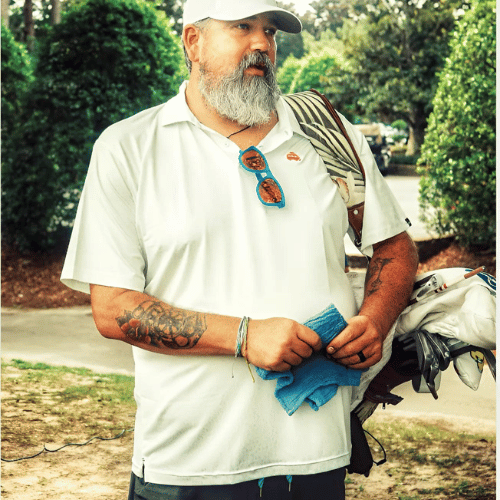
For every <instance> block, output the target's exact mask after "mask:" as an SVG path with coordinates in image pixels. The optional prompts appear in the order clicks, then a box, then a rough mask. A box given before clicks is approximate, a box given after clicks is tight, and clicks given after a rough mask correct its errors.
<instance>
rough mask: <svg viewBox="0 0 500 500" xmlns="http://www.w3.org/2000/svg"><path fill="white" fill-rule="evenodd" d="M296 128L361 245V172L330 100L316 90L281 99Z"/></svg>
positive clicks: (363, 194) (359, 164)
mask: <svg viewBox="0 0 500 500" xmlns="http://www.w3.org/2000/svg"><path fill="white" fill-rule="evenodd" d="M283 98H284V99H285V101H286V102H287V104H288V105H289V106H290V107H291V108H292V110H293V113H294V114H295V117H296V118H297V121H298V122H299V125H300V128H301V129H302V131H303V132H304V133H305V134H306V135H307V136H308V138H309V140H310V141H311V144H312V145H313V146H314V148H315V149H316V151H317V152H318V154H319V155H320V156H321V158H322V159H323V162H324V164H325V166H326V169H327V171H328V173H329V174H330V177H331V178H332V180H333V181H334V182H335V183H336V184H337V185H338V187H339V191H340V194H341V195H342V198H343V199H344V201H345V203H346V205H347V212H348V216H349V223H350V225H351V227H352V229H353V231H354V235H355V241H354V243H355V244H356V246H358V247H359V246H360V245H361V232H362V227H363V211H364V202H365V171H364V168H363V164H362V163H361V159H360V157H359V155H358V153H357V151H356V149H355V148H354V145H353V144H352V141H351V139H350V137H349V135H348V134H347V131H346V129H345V127H344V124H343V123H342V120H341V118H340V116H339V115H338V113H337V112H336V111H335V109H334V107H333V106H332V104H331V103H330V101H329V100H328V99H327V98H326V97H325V96H324V95H323V94H320V93H319V92H317V91H316V90H309V91H306V92H299V93H297V94H289V95H286V96H283Z"/></svg>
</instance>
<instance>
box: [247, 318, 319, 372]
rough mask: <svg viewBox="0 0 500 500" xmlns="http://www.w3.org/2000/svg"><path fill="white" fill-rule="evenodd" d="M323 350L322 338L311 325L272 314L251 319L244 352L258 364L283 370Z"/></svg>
mask: <svg viewBox="0 0 500 500" xmlns="http://www.w3.org/2000/svg"><path fill="white" fill-rule="evenodd" d="M320 350H321V339H320V338H319V336H318V334H317V333H316V332H314V331H313V330H311V329H310V328H307V327H306V326H304V325H301V324H300V323H297V322H296V321H292V320H290V319H285V318H271V319H266V320H250V322H249V325H248V335H247V348H246V351H245V352H244V353H243V354H244V356H245V357H246V358H247V359H248V361H249V362H250V363H252V364H253V365H255V366H258V367H260V368H264V369H265V370H271V371H277V372H283V371H286V370H289V369H290V368H291V367H292V366H297V365H300V363H302V361H303V360H304V359H306V358H308V357H309V356H311V355H312V353H313V352H318V351H320Z"/></svg>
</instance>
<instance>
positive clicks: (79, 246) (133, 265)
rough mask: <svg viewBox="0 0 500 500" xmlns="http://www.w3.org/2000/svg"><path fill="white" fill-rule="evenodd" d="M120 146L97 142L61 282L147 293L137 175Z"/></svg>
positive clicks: (82, 287)
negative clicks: (138, 222)
mask: <svg viewBox="0 0 500 500" xmlns="http://www.w3.org/2000/svg"><path fill="white" fill-rule="evenodd" d="M131 163H133V162H130V161H129V159H128V158H127V156H126V154H125V153H124V152H123V151H122V149H121V148H120V146H119V144H116V145H112V146H109V145H107V144H104V143H103V142H102V141H101V140H98V141H97V142H96V144H95V145H94V149H93V152H92V157H91V161H90V166H89V170H88V174H87V178H86V181H85V185H84V188H83V192H82V196H81V199H80V202H79V205H78V210H77V216H76V219H75V224H74V228H73V232H72V235H71V239H70V244H69V247H68V252H67V254H66V259H65V263H64V267H63V271H62V275H61V281H62V282H63V283H64V284H66V285H67V286H69V287H70V288H73V289H75V290H78V291H82V292H86V293H89V284H97V285H104V286H111V287H118V288H126V289H131V290H137V291H143V290H144V286H145V277H144V270H145V259H144V253H143V251H142V246H141V243H140V240H139V238H138V237H137V230H136V212H135V193H136V191H137V189H136V188H135V184H136V183H135V180H134V172H133V170H132V169H131V168H130V164H131Z"/></svg>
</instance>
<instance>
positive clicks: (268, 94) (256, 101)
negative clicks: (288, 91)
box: [198, 52, 281, 127]
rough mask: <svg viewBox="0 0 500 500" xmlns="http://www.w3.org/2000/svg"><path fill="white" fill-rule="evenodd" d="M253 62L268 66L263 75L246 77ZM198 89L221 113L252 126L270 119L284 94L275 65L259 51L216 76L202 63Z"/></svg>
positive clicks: (241, 123) (237, 121) (230, 118)
mask: <svg viewBox="0 0 500 500" xmlns="http://www.w3.org/2000/svg"><path fill="white" fill-rule="evenodd" d="M254 65H264V66H265V70H264V76H262V77H261V76H245V74H244V71H245V70H246V69H247V68H249V67H251V66H254ZM198 88H199V90H200V92H201V94H202V95H203V97H204V98H205V100H206V102H207V103H208V104H209V105H210V106H212V107H214V108H215V110H216V111H217V113H218V114H219V115H220V116H223V117H225V118H228V119H229V120H232V121H234V122H236V123H239V124H240V125H248V126H252V127H253V126H255V125H263V124H264V123H267V122H268V121H269V120H270V118H271V114H272V112H273V111H275V110H276V103H277V102H278V99H279V96H280V95H281V92H280V89H279V87H278V84H277V82H276V70H275V67H274V65H273V64H272V62H271V60H270V59H269V57H267V56H265V55H264V54H262V53H260V52H254V53H251V54H249V55H248V56H246V57H244V58H243V60H242V61H241V63H240V64H239V66H238V67H237V68H236V69H235V70H234V71H233V72H232V73H230V74H229V75H222V76H215V75H214V74H213V73H212V72H211V71H210V70H209V69H208V67H207V64H200V80H199V84H198Z"/></svg>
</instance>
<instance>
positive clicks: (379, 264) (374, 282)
mask: <svg viewBox="0 0 500 500" xmlns="http://www.w3.org/2000/svg"><path fill="white" fill-rule="evenodd" d="M392 260H393V259H375V260H372V261H371V262H370V265H369V266H368V272H367V274H366V292H365V293H366V295H367V296H370V295H373V294H374V293H376V292H378V291H379V290H380V286H381V285H382V280H381V279H380V275H381V274H382V270H383V269H384V267H385V266H386V265H387V264H390V263H391V262H392Z"/></svg>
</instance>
